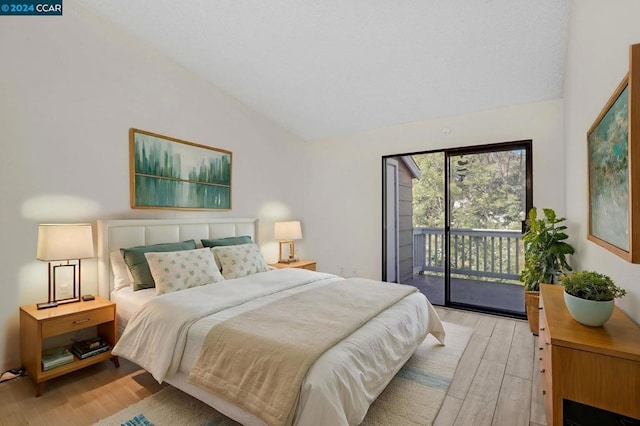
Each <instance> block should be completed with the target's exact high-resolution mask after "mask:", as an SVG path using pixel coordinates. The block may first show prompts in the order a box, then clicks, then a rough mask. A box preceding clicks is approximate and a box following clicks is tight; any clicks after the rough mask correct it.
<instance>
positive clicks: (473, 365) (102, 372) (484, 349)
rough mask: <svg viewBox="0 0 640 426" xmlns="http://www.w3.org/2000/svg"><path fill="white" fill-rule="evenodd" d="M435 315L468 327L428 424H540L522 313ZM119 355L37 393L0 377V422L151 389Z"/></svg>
mask: <svg viewBox="0 0 640 426" xmlns="http://www.w3.org/2000/svg"><path fill="white" fill-rule="evenodd" d="M437 310H438V313H439V314H440V316H441V318H442V320H443V321H448V322H452V323H456V324H461V325H464V326H467V327H470V328H472V329H473V330H474V332H473V336H472V337H471V340H470V342H469V345H468V346H467V349H466V351H465V353H464V355H463V356H462V358H461V360H460V364H459V365H458V368H457V370H456V373H455V375H454V377H453V381H452V382H451V386H450V387H449V392H448V394H447V396H446V399H445V401H444V404H443V405H442V408H441V409H440V413H439V415H438V418H437V419H436V422H435V425H439V426H443V425H464V426H482V425H496V426H502V425H504V426H517V425H523V426H538V425H544V424H546V422H545V420H544V407H543V405H542V400H541V393H540V391H539V388H538V371H537V368H536V367H537V362H534V355H535V354H534V341H535V340H534V337H533V336H532V335H531V333H530V332H529V326H528V324H527V323H526V322H525V321H518V320H512V319H507V318H500V317H495V316H490V315H481V314H475V313H472V312H462V311H456V310H450V309H443V308H437ZM164 386H165V385H159V384H158V383H157V382H156V381H155V380H154V379H153V378H152V377H151V376H150V375H149V374H148V373H146V372H144V371H143V370H141V369H139V368H138V367H137V366H135V365H134V364H132V363H130V362H127V361H126V360H121V361H120V368H114V366H113V364H112V363H110V362H103V363H100V364H97V365H93V366H91V367H88V368H85V369H83V370H80V371H77V372H75V373H71V374H68V375H66V376H63V377H60V378H58V379H54V380H52V381H50V382H48V383H47V384H46V385H45V389H44V393H43V395H42V396H41V397H40V398H35V397H34V386H33V383H32V382H31V380H30V379H29V378H28V377H21V378H18V379H15V380H11V381H8V382H4V383H0V425H3V426H4V425H7V426H9V425H10V426H13V425H47V426H51V425H65V426H66V425H78V426H82V425H90V424H92V423H94V422H96V421H97V420H100V419H102V418H104V417H107V416H109V415H110V414H113V413H115V412H117V411H119V410H121V409H123V408H125V407H128V406H129V405H131V404H133V403H135V402H137V401H139V400H141V399H144V398H145V397H147V396H149V395H151V394H153V393H155V392H157V391H159V390H160V389H162V388H163V387H164Z"/></svg>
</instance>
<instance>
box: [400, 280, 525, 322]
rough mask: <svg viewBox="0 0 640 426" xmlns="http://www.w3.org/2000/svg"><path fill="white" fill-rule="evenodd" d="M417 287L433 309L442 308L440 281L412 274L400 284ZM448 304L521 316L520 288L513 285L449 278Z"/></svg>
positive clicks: (521, 289)
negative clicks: (449, 301) (449, 292)
mask: <svg viewBox="0 0 640 426" xmlns="http://www.w3.org/2000/svg"><path fill="white" fill-rule="evenodd" d="M403 284H409V285H412V286H415V287H417V288H418V289H419V290H420V291H421V292H422V293H424V294H425V295H426V296H427V298H428V299H429V300H430V301H431V303H432V304H434V305H440V306H444V277H439V276H434V275H421V274H415V275H414V276H413V278H412V279H410V280H408V281H404V282H403ZM451 301H452V302H457V303H464V304H467V305H473V306H476V307H479V308H489V309H497V310H500V311H505V312H506V313H510V314H524V313H525V307H524V288H523V287H522V286H520V285H517V284H505V283H499V282H492V281H478V280H468V279H461V278H451Z"/></svg>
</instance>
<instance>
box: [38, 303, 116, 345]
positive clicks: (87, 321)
mask: <svg viewBox="0 0 640 426" xmlns="http://www.w3.org/2000/svg"><path fill="white" fill-rule="evenodd" d="M113 320H114V309H113V307H109V306H107V307H104V308H100V309H94V310H91V311H84V312H78V313H73V314H69V315H64V316H60V317H56V318H51V319H50V320H46V321H43V322H42V338H46V337H51V336H57V335H59V334H64V333H69V332H72V331H75V330H80V329H83V328H87V327H91V326H94V325H98V324H102V323H105V322H109V321H113Z"/></svg>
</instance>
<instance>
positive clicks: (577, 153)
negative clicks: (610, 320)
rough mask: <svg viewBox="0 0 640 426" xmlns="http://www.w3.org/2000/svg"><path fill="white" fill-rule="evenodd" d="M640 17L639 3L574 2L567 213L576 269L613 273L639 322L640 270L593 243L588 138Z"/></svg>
mask: <svg viewBox="0 0 640 426" xmlns="http://www.w3.org/2000/svg"><path fill="white" fill-rule="evenodd" d="M639 16H640V2H638V1H636V0H615V1H607V2H603V1H599V0H579V1H574V2H573V4H572V13H571V32H570V35H569V54H568V58H567V71H566V77H565V98H564V107H565V112H564V114H565V144H566V152H567V154H566V158H565V164H564V167H565V168H566V175H567V177H566V190H565V191H566V194H567V201H566V211H567V217H568V219H569V221H570V226H571V229H572V243H573V244H574V245H575V247H576V251H577V256H576V259H575V262H574V264H575V266H577V267H578V269H588V270H596V271H598V272H601V273H604V274H607V275H609V276H611V278H613V279H614V281H615V282H616V283H617V284H618V285H619V286H621V287H623V288H625V289H627V291H628V294H627V295H626V296H625V297H623V298H622V299H619V300H618V301H617V303H618V305H619V306H620V307H621V308H622V309H623V310H624V311H625V312H626V313H627V314H629V316H631V317H632V318H633V319H634V321H636V322H637V323H640V279H639V277H640V265H634V264H631V263H628V262H626V261H624V260H623V259H621V258H619V257H617V256H615V255H613V254H612V253H610V252H609V251H607V250H605V249H603V248H601V247H599V246H597V245H596V244H594V243H592V242H590V241H587V210H588V206H587V141H586V133H587V131H588V130H589V128H590V127H591V125H592V124H593V121H594V120H595V119H596V117H597V116H598V114H599V113H600V111H601V110H602V108H603V107H604V105H605V104H606V102H607V101H608V100H609V97H610V96H611V94H612V93H613V91H614V90H615V89H616V87H617V86H618V84H619V83H620V81H621V80H622V78H623V77H624V75H625V74H626V72H627V70H628V66H629V58H628V55H629V50H628V49H629V45H631V44H634V43H640V25H638V17H639ZM637 160H638V159H636V161H637ZM636 184H637V182H636Z"/></svg>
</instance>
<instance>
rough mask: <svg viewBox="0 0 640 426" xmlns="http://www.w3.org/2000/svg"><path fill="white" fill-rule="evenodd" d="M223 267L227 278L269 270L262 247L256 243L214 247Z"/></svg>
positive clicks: (223, 273) (223, 272) (214, 251)
mask: <svg viewBox="0 0 640 426" xmlns="http://www.w3.org/2000/svg"><path fill="white" fill-rule="evenodd" d="M211 251H213V253H214V254H215V255H216V256H217V259H218V261H219V262H220V267H222V276H223V277H225V278H226V279H231V278H239V277H243V276H245V275H251V274H256V273H258V272H266V271H268V270H269V266H268V265H267V262H265V260H264V257H262V253H261V252H260V248H259V247H258V246H257V245H255V244H241V245H235V246H221V247H213V248H212V249H211Z"/></svg>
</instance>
